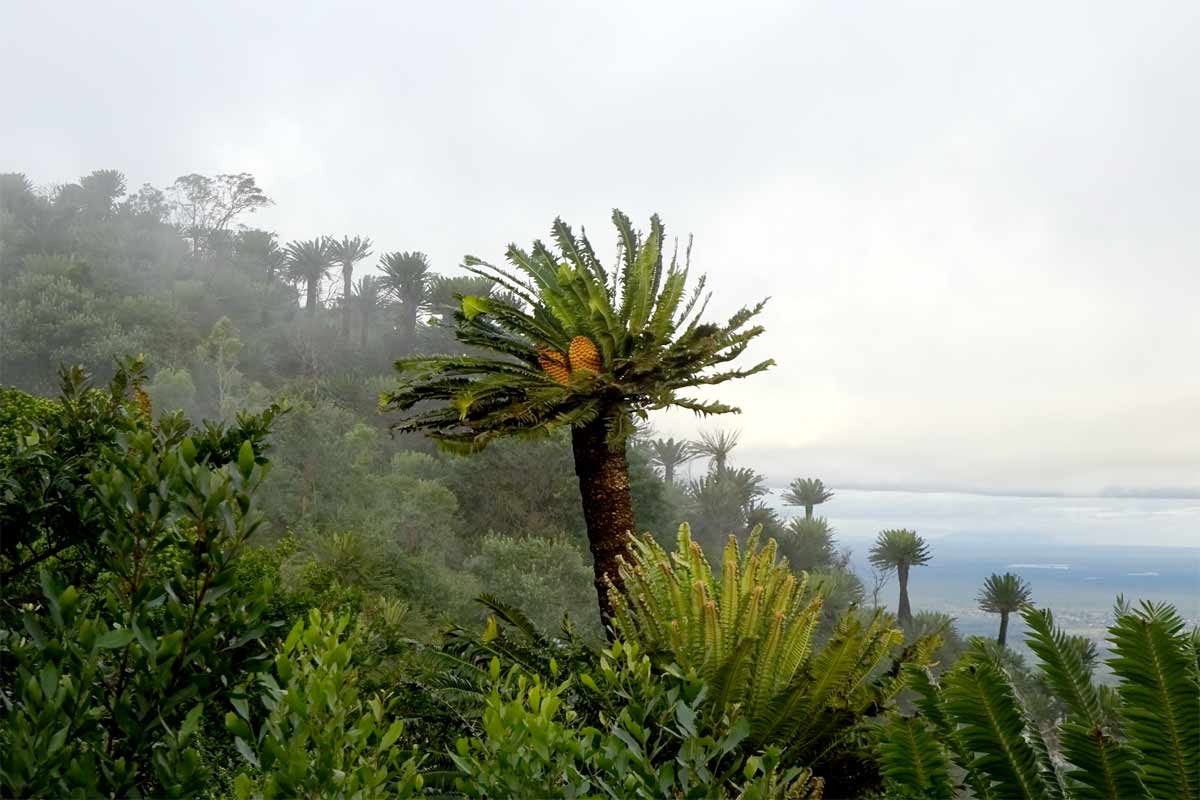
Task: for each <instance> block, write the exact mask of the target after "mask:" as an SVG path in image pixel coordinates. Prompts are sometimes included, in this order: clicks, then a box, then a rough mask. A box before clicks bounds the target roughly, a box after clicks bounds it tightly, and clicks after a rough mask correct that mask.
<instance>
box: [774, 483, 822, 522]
mask: <svg viewBox="0 0 1200 800" xmlns="http://www.w3.org/2000/svg"><path fill="white" fill-rule="evenodd" d="M832 499H833V492H831V491H829V490H828V489H826V488H825V484H824V483H822V482H821V479H820V478H796V480H794V481H792V482H791V483H789V484H788V489H787V491H786V492H785V493H784V495H783V503H784V505H788V506H803V507H804V518H805V519H812V515H813V506H819V505H820V504H821V503H824V502H827V501H829V500H832Z"/></svg>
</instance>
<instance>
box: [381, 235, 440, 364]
mask: <svg viewBox="0 0 1200 800" xmlns="http://www.w3.org/2000/svg"><path fill="white" fill-rule="evenodd" d="M379 270H380V272H382V273H383V274H382V275H380V277H379V280H380V281H381V282H382V285H383V287H384V288H385V289H387V291H388V293H389V294H391V295H392V297H394V298H395V299H396V302H398V303H399V304H400V330H401V332H402V333H401V335H402V336H403V337H404V344H405V346H406V347H409V348H411V347H412V346H413V344H414V341H415V339H416V335H417V316H418V314H419V313H420V312H422V311H424V310H425V309H426V308H428V307H429V287H430V281H431V279H432V278H433V273H431V272H430V267H429V256H427V255H425V254H424V253H417V252H413V253H401V252H395V253H384V254H383V255H382V256H380V258H379Z"/></svg>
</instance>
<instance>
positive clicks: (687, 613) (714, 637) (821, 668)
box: [612, 525, 929, 766]
mask: <svg viewBox="0 0 1200 800" xmlns="http://www.w3.org/2000/svg"><path fill="white" fill-rule="evenodd" d="M622 574H623V576H624V579H625V580H624V588H623V589H616V588H614V589H613V592H612V603H613V608H614V626H615V627H616V629H617V632H618V634H619V635H620V637H621V638H623V639H625V640H627V641H636V642H638V643H639V644H640V645H641V646H642V647H643V648H645V649H646V650H647V651H648V652H651V653H654V654H657V655H658V656H659V657H660V658H662V659H664V660H667V661H671V662H673V663H676V664H678V665H679V666H680V667H681V668H682V669H684V670H688V671H694V672H695V673H696V674H697V675H699V676H700V677H702V678H703V679H704V680H705V682H706V683H707V685H708V686H709V691H710V698H711V701H712V702H713V703H714V704H715V705H716V706H717V707H718V708H719V709H725V710H731V709H733V708H735V707H736V708H737V709H739V710H740V712H739V713H741V714H744V715H745V716H746V718H747V719H748V720H749V722H750V736H749V737H748V739H747V743H748V744H749V745H750V746H752V747H763V746H767V745H776V746H779V747H781V748H784V749H786V750H787V751H788V753H789V756H790V757H793V758H796V759H797V761H798V763H809V764H813V765H814V766H815V765H819V764H820V763H821V759H822V758H828V757H831V754H832V753H833V752H834V751H835V750H836V749H837V748H838V747H839V746H840V745H841V744H843V743H844V742H845V741H846V739H847V737H848V736H849V735H850V733H851V731H852V730H854V729H855V727H856V726H857V725H858V723H859V722H861V721H862V719H863V718H864V716H865V715H867V714H869V713H871V712H873V711H874V710H875V709H877V708H879V707H881V706H882V705H883V704H884V703H885V702H887V701H888V700H889V699H890V698H891V697H893V696H894V694H895V693H896V692H897V691H898V690H899V688H900V684H899V682H898V680H897V679H896V677H895V676H896V675H897V673H898V670H891V671H890V672H888V673H887V674H884V675H883V676H882V678H881V679H880V680H879V681H875V680H872V676H874V675H876V674H878V673H877V668H878V667H880V666H881V665H882V664H884V663H885V662H889V661H890V653H891V651H892V650H893V648H894V647H895V646H896V645H898V644H899V643H900V642H901V641H902V639H903V636H902V634H901V633H900V631H898V630H896V629H894V628H892V627H891V626H890V624H889V618H888V617H886V616H885V615H883V614H882V613H879V612H877V613H875V614H873V615H868V616H863V615H860V614H859V613H858V612H857V611H856V610H852V611H851V612H850V613H847V614H846V615H845V616H843V617H842V619H841V620H840V621H839V623H838V625H837V626H836V629H835V630H834V633H833V636H832V637H831V638H830V639H829V641H828V642H827V644H826V645H825V646H824V647H823V648H822V649H821V650H819V651H818V652H816V653H815V654H813V653H812V646H813V634H814V632H815V631H816V628H817V625H818V623H819V621H820V616H821V607H822V603H823V597H822V595H821V593H820V591H818V590H817V589H816V588H814V587H813V586H812V585H811V584H810V582H809V579H808V576H807V575H804V574H802V575H800V576H799V577H797V576H796V575H795V574H793V573H792V572H791V570H789V569H788V567H787V562H786V561H780V560H778V559H777V558H776V556H775V541H774V540H769V541H768V542H767V544H766V545H765V546H764V547H761V548H760V547H759V544H758V531H757V530H756V531H754V532H753V533H751V535H750V537H749V540H748V542H747V544H746V547H745V548H744V549H742V548H740V547H739V546H738V543H737V539H736V538H735V537H732V536H731V537H730V538H729V542H728V544H727V545H726V547H725V552H724V555H723V558H722V562H721V572H720V574H714V573H713V571H712V568H711V567H710V566H709V562H708V560H707V559H706V558H705V557H704V553H703V551H702V550H701V548H700V546H699V545H698V544H697V543H695V542H693V541H692V539H691V533H690V531H689V529H688V527H687V526H686V525H684V526H682V527H681V528H680V531H679V540H678V545H677V547H676V550H675V552H674V553H671V554H668V553H667V552H666V551H665V550H663V549H662V547H660V546H659V545H658V544H657V543H656V542H655V541H654V539H653V538H651V537H649V536H646V537H644V538H642V539H639V540H637V542H636V545H635V547H634V549H633V552H632V554H631V558H630V560H629V561H628V562H625V563H624V564H623V566H622ZM925 644H926V645H928V644H929V643H925ZM919 649H920V648H914V649H913V650H912V651H910V652H908V653H906V654H905V658H909V659H916V658H917V657H918V656H917V651H918V650H919ZM922 652H928V647H925V649H923V650H922Z"/></svg>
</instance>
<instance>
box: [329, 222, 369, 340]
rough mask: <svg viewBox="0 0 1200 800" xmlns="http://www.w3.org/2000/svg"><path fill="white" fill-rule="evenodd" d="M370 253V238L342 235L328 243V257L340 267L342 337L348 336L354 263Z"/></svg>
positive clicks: (347, 337) (346, 337)
mask: <svg viewBox="0 0 1200 800" xmlns="http://www.w3.org/2000/svg"><path fill="white" fill-rule="evenodd" d="M369 255H371V240H370V239H364V238H362V237H361V236H355V237H353V238H351V237H349V236H343V237H342V238H341V239H340V240H337V239H333V240H331V241H330V243H329V257H330V258H331V259H332V260H333V263H335V264H337V265H338V266H339V267H341V268H342V338H343V339H347V340H349V338H350V306H351V302H350V297H351V292H352V291H353V288H354V265H355V264H357V263H358V262H359V261H362V260H363V259H364V258H366V257H367V256H369Z"/></svg>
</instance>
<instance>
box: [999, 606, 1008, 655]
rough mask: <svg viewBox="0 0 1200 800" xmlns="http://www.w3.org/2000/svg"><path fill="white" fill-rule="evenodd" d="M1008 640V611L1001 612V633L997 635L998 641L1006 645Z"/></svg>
mask: <svg viewBox="0 0 1200 800" xmlns="http://www.w3.org/2000/svg"><path fill="white" fill-rule="evenodd" d="M1007 642H1008V612H1007V611H1001V612H1000V635H999V636H997V637H996V643H997V644H999V645H1000V646H1001V647H1004V645H1005V644H1007Z"/></svg>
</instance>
